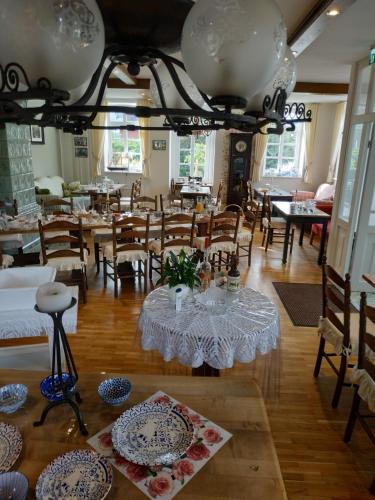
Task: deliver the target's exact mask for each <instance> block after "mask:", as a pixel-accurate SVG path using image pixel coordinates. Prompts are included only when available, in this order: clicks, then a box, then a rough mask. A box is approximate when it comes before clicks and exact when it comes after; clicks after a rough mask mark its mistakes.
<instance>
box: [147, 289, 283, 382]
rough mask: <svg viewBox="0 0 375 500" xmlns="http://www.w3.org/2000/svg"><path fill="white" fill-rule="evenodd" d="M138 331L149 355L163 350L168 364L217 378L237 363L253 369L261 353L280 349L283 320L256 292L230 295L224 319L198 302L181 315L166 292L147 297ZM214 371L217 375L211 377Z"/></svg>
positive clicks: (185, 307)
mask: <svg viewBox="0 0 375 500" xmlns="http://www.w3.org/2000/svg"><path fill="white" fill-rule="evenodd" d="M139 328H140V330H141V332H142V347H143V349H144V350H146V351H149V350H153V349H156V350H158V351H159V352H160V353H161V354H162V356H163V358H164V361H171V360H172V359H173V358H174V357H176V358H177V359H178V360H179V362H180V363H181V364H183V365H185V366H191V367H192V368H193V374H195V375H198V374H199V375H218V374H219V372H218V370H220V369H223V368H231V367H232V366H233V363H234V361H240V362H242V363H249V362H251V361H253V360H254V359H255V358H256V353H257V351H259V352H260V353H261V354H266V353H267V352H268V351H270V350H271V349H275V348H276V347H277V340H278V337H279V314H278V310H277V307H276V305H275V304H274V303H273V302H271V301H270V300H269V299H268V298H267V297H266V296H265V295H263V294H262V293H260V292H258V291H256V290H253V289H251V288H242V289H241V290H240V291H239V292H238V293H235V294H234V293H231V292H227V307H226V310H225V312H224V313H223V314H213V313H210V312H209V311H208V309H207V308H206V306H204V305H203V304H201V303H199V302H197V301H196V300H195V298H194V296H192V297H189V298H188V299H186V300H185V301H184V303H183V308H182V311H180V312H176V310H175V307H174V305H173V304H172V303H171V302H170V300H169V297H168V289H167V288H166V287H161V288H157V289H156V290H154V291H152V292H151V293H150V294H149V295H148V296H147V297H146V299H145V301H144V303H143V307H142V312H141V315H140V318H139ZM207 365H208V367H207ZM209 367H211V368H212V369H214V370H211V373H210V370H209V369H207V368H209ZM196 369H198V370H196Z"/></svg>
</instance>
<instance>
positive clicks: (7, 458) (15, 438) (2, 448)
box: [0, 422, 22, 473]
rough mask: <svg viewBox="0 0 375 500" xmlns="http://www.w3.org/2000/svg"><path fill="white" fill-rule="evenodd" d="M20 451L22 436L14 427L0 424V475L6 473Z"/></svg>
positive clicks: (3, 423)
mask: <svg viewBox="0 0 375 500" xmlns="http://www.w3.org/2000/svg"><path fill="white" fill-rule="evenodd" d="M21 450H22V436H21V433H20V431H19V430H18V429H17V427H14V425H10V424H6V423H5V422H0V473H2V472H7V471H8V470H9V469H10V468H11V467H12V465H13V464H14V462H15V461H16V460H17V458H18V457H19V455H20V453H21Z"/></svg>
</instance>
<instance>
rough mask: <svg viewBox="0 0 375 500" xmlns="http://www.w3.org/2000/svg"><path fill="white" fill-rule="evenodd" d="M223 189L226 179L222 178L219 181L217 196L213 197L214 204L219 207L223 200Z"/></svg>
mask: <svg viewBox="0 0 375 500" xmlns="http://www.w3.org/2000/svg"><path fill="white" fill-rule="evenodd" d="M223 189H224V180H223V179H221V181H220V183H219V187H218V190H217V196H216V197H213V198H212V202H213V204H214V205H216V206H217V207H219V206H220V204H221V202H222V198H223Z"/></svg>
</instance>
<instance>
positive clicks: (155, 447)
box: [112, 402, 194, 466]
mask: <svg viewBox="0 0 375 500" xmlns="http://www.w3.org/2000/svg"><path fill="white" fill-rule="evenodd" d="M193 437H194V427H193V424H192V423H191V421H190V420H189V418H188V417H186V416H185V415H182V413H180V412H179V411H177V410H176V409H175V407H174V406H173V405H165V404H158V403H147V402H146V403H142V404H140V405H137V406H133V408H131V409H130V410H127V411H126V412H125V413H123V414H122V415H121V417H119V418H118V419H117V420H116V422H115V425H114V426H113V428H112V442H113V446H114V447H115V449H116V450H117V451H118V453H119V454H120V455H121V456H123V457H124V458H126V459H127V460H129V461H130V462H133V463H136V464H140V465H149V466H152V465H168V464H171V463H173V462H175V461H176V460H178V459H179V458H180V457H181V456H182V455H183V454H184V453H185V451H186V450H187V449H188V448H189V446H190V445H191V443H192V440H193Z"/></svg>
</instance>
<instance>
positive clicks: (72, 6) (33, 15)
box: [0, 0, 104, 90]
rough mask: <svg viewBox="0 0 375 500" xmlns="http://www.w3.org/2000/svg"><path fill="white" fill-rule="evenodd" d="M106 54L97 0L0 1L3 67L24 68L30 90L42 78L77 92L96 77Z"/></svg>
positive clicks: (0, 50) (57, 86) (0, 35)
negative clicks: (77, 89) (104, 52)
mask: <svg viewBox="0 0 375 500" xmlns="http://www.w3.org/2000/svg"><path fill="white" fill-rule="evenodd" d="M103 50H104V24H103V19H102V16H101V13H100V10H99V7H98V6H97V4H96V1H95V0H75V1H74V2H67V1H64V0H48V1H45V0H23V1H22V2H19V1H14V0H1V30H0V64H1V65H2V66H3V67H4V66H5V65H7V64H8V63H18V64H20V65H21V66H22V67H23V69H24V70H25V72H26V75H27V77H28V79H29V81H30V84H31V86H36V84H37V81H38V79H39V78H41V77H43V78H47V79H48V80H49V81H50V82H51V84H52V87H54V88H56V89H59V90H71V89H74V88H77V87H79V86H80V85H81V84H83V83H84V82H85V81H86V80H88V79H89V78H90V77H91V76H92V74H93V73H94V71H95V69H96V68H97V66H98V64H99V61H100V58H101V56H102V54H103ZM22 81H23V79H22V78H21V82H22Z"/></svg>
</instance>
